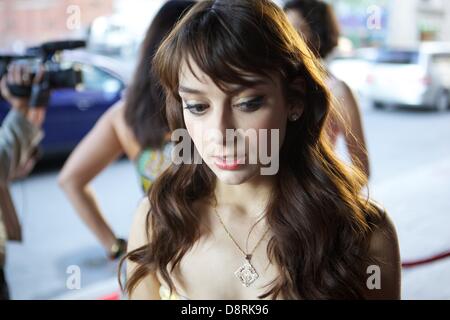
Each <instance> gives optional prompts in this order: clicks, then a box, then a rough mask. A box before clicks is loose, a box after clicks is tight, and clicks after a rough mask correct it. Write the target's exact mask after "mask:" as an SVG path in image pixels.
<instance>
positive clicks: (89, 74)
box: [0, 50, 131, 156]
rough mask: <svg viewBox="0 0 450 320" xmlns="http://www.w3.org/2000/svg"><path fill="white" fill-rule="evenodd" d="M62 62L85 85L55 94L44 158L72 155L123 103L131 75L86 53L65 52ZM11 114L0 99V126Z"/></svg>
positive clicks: (122, 67)
mask: <svg viewBox="0 0 450 320" xmlns="http://www.w3.org/2000/svg"><path fill="white" fill-rule="evenodd" d="M61 61H62V65H63V66H69V65H73V64H76V65H78V67H79V68H80V69H81V71H82V76H83V85H82V86H81V87H80V88H77V89H76V90H75V89H57V90H53V91H52V93H51V96H50V102H49V106H48V111H47V117H46V120H45V123H44V131H45V137H44V140H43V141H42V144H41V146H42V150H43V153H44V156H53V155H60V154H67V153H69V152H70V151H71V150H72V149H73V148H74V147H75V146H76V145H77V144H78V143H79V142H80V141H81V139H82V138H83V137H84V136H85V135H86V133H87V132H88V131H89V130H90V129H91V128H92V127H93V125H94V124H95V122H96V121H97V120H98V118H99V117H100V116H101V115H102V114H103V113H104V112H105V111H106V110H107V109H108V108H109V107H110V106H111V105H113V104H114V103H115V102H116V101H117V100H119V99H120V97H121V93H122V91H123V90H124V88H125V87H126V85H127V83H128V82H129V79H130V75H131V70H130V66H127V65H125V64H123V63H121V62H120V61H116V60H113V59H111V58H108V57H104V56H100V55H96V54H92V53H89V52H87V51H84V50H74V51H65V52H63V54H62V60H61ZM8 111H9V106H8V103H7V102H6V101H5V100H2V99H0V122H1V121H3V119H4V117H5V116H6V114H7V113H8Z"/></svg>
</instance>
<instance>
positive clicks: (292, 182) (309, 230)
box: [122, 0, 400, 299]
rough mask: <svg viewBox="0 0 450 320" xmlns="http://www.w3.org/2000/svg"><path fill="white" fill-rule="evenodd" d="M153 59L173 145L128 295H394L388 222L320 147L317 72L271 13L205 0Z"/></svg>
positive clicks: (322, 88)
mask: <svg viewBox="0 0 450 320" xmlns="http://www.w3.org/2000/svg"><path fill="white" fill-rule="evenodd" d="M153 64H154V71H155V73H156V75H157V76H158V77H159V79H160V81H161V84H162V85H163V87H164V89H165V93H166V114H167V119H168V122H169V126H170V129H171V130H173V133H174V134H173V135H172V139H173V140H174V141H175V142H177V144H176V146H175V149H174V151H175V152H174V153H173V154H172V161H173V162H172V164H171V165H170V166H169V168H168V169H167V170H165V171H164V172H163V173H162V174H161V175H160V176H159V177H158V178H157V180H156V181H155V182H154V184H153V185H152V187H151V189H150V192H149V197H148V200H145V201H143V203H142V204H141V206H140V207H139V209H138V211H137V215H136V218H135V222H134V223H133V227H132V230H131V234H130V238H129V248H128V249H129V253H128V254H127V256H126V257H124V259H123V260H122V262H125V261H126V262H127V275H128V276H127V281H126V286H125V289H126V292H127V293H128V295H129V297H130V298H134V299H177V298H181V299H183V298H184V299H188V298H189V299H257V298H265V299H267V298H270V299H328V298H331V299H334V298H335V299H346V298H385V299H396V298H399V297H400V265H399V251H398V242H397V237H396V232H395V228H394V226H393V225H392V223H391V222H390V220H389V218H388V216H387V215H386V213H385V212H384V210H382V209H380V208H379V207H378V206H376V205H375V204H374V203H373V202H371V201H369V199H367V198H364V197H362V196H361V195H360V190H361V186H362V185H363V184H364V183H365V179H364V175H362V174H361V173H359V174H357V173H356V172H352V171H351V170H357V169H350V168H347V167H345V165H344V164H342V163H341V162H340V161H339V160H338V159H337V158H336V156H335V155H334V153H333V151H332V148H331V147H330V145H329V144H328V140H327V139H326V135H325V133H324V123H325V121H326V119H327V116H328V113H329V109H330V93H329V92H328V90H327V88H326V85H325V83H324V75H323V71H322V70H321V69H320V67H319V64H318V63H317V61H316V58H315V56H314V55H313V54H312V53H311V51H310V50H309V49H308V47H307V46H306V45H305V43H304V42H303V40H302V39H301V38H300V36H299V35H298V33H297V32H296V31H295V29H294V28H293V27H292V26H291V24H290V23H289V22H288V20H287V17H286V15H285V14H284V12H283V11H282V10H281V9H280V8H279V7H277V6H276V5H275V4H274V3H272V2H271V1H269V0H244V1H242V0H240V1H234V0H227V1H221V0H216V1H213V0H209V1H201V2H199V3H198V4H196V5H195V6H194V7H193V8H192V9H191V10H190V11H189V12H188V13H187V14H186V16H184V18H183V19H182V20H181V21H180V22H179V23H178V24H177V26H176V27H175V28H174V29H173V30H172V32H171V33H170V34H169V35H168V37H167V38H166V39H165V40H164V41H163V43H162V45H161V46H160V48H159V49H158V51H157V54H156V56H155V58H154V61H153ZM230 130H231V131H230ZM230 132H231V133H233V135H231V134H230ZM254 133H256V134H254ZM225 137H226V138H225ZM255 137H256V139H255ZM231 140H232V142H231ZM236 141H237V144H235V142H236ZM239 142H240V143H239ZM242 144H243V145H244V148H241V146H242ZM179 146H181V147H180V148H178V147H179ZM180 159H181V160H182V161H180ZM255 159H256V161H255ZM358 177H360V178H358Z"/></svg>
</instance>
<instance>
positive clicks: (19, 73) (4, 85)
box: [0, 63, 46, 127]
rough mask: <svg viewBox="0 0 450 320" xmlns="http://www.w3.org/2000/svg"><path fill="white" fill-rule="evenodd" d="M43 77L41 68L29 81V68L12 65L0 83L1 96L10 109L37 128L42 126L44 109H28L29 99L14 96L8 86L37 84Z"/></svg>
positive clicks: (16, 64)
mask: <svg viewBox="0 0 450 320" xmlns="http://www.w3.org/2000/svg"><path fill="white" fill-rule="evenodd" d="M43 76H44V69H43V68H41V69H40V70H39V72H38V73H37V74H36V76H35V77H34V79H33V81H31V72H30V69H29V67H27V66H26V65H21V64H18V63H13V64H11V65H10V67H9V68H8V73H7V74H6V75H5V76H4V77H3V78H2V79H1V83H0V90H1V94H2V96H3V97H4V98H5V100H6V101H8V102H9V104H10V105H11V108H12V109H14V110H17V111H19V112H21V113H22V114H23V115H24V116H26V117H27V119H28V121H30V122H31V123H32V124H34V125H36V126H39V127H40V126H42V123H43V122H44V119H45V112H46V110H45V108H44V107H35V108H29V103H30V99H29V97H16V96H14V95H13V94H12V93H11V92H10V90H9V88H8V85H18V86H30V85H33V84H37V83H39V82H40V81H41V80H42V78H43Z"/></svg>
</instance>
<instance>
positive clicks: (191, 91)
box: [178, 86, 204, 94]
mask: <svg viewBox="0 0 450 320" xmlns="http://www.w3.org/2000/svg"><path fill="white" fill-rule="evenodd" d="M178 92H184V93H195V94H202V93H204V92H203V91H200V90H197V89H192V88H188V87H184V86H179V87H178Z"/></svg>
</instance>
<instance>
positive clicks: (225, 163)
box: [213, 156, 245, 170]
mask: <svg viewBox="0 0 450 320" xmlns="http://www.w3.org/2000/svg"><path fill="white" fill-rule="evenodd" d="M213 159H214V163H215V165H216V166H217V167H219V168H220V169H222V170H237V169H239V167H241V166H242V165H243V164H245V156H243V157H234V156H230V157H213Z"/></svg>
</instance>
